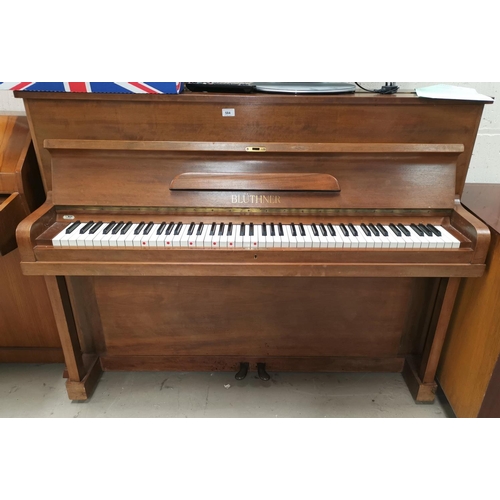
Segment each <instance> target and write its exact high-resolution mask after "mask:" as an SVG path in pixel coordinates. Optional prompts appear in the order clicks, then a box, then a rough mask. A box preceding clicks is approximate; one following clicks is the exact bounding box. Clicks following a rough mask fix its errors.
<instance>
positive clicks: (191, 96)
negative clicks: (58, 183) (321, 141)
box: [14, 90, 491, 106]
mask: <svg viewBox="0 0 500 500" xmlns="http://www.w3.org/2000/svg"><path fill="white" fill-rule="evenodd" d="M14 96H15V97H18V98H22V99H25V100H36V99H42V100H73V101H136V102H137V101H143V102H144V101H162V102H186V103H188V102H190V103H200V102H207V101H210V102H220V103H242V102H247V103H257V102H262V103H265V104H272V103H281V104H297V105H300V104H308V103H309V104H312V103H313V104H347V103H350V104H371V105H373V104H379V103H380V104H383V105H387V104H388V103H390V104H404V105H413V104H415V105H421V104H422V103H427V104H431V105H432V104H436V99H426V98H423V97H418V96H417V94H416V92H415V91H410V90H407V91H404V90H403V91H401V90H400V91H398V92H397V93H396V94H390V95H384V94H375V93H370V92H361V91H357V92H354V93H349V94H307V95H306V94H296V95H295V94H294V95H291V94H274V93H264V92H256V93H244V94H242V93H235V94H229V93H221V94H218V93H216V92H190V91H189V90H184V92H182V93H180V94H110V93H106V94H105V93H101V94H99V93H94V92H92V93H83V92H82V93H78V92H23V91H18V90H17V91H14ZM439 101H440V102H439V104H443V105H446V103H455V104H456V103H461V104H464V105H470V106H478V105H480V106H483V105H484V104H491V102H490V101H465V100H451V99H450V100H445V99H440V100H439Z"/></svg>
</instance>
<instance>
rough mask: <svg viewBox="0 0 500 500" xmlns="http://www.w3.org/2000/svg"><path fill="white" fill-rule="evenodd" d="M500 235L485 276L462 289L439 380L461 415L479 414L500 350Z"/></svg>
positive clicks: (456, 410)
mask: <svg viewBox="0 0 500 500" xmlns="http://www.w3.org/2000/svg"><path fill="white" fill-rule="evenodd" d="M499 256H500V236H499V235H498V233H492V244H491V248H490V252H489V255H488V260H487V263H486V267H487V272H486V273H485V275H484V276H483V277H482V278H478V279H468V280H465V281H464V282H463V284H462V286H461V288H460V290H459V293H458V297H457V302H456V307H455V311H454V313H453V316H452V319H451V322H450V327H449V335H448V338H447V342H446V344H445V347H444V351H443V357H442V361H441V366H440V369H439V372H438V379H439V382H440V384H441V386H442V387H443V390H444V392H445V394H446V396H447V397H448V399H449V400H450V403H451V405H452V407H453V410H454V411H455V413H456V415H457V416H460V417H475V416H477V415H478V413H479V410H480V408H481V404H482V402H483V398H484V396H485V393H486V389H487V387H488V383H489V381H490V378H491V376H492V373H493V369H494V367H495V363H496V362H497V358H498V355H499V353H500V321H499V312H498V311H499V304H500V258H499Z"/></svg>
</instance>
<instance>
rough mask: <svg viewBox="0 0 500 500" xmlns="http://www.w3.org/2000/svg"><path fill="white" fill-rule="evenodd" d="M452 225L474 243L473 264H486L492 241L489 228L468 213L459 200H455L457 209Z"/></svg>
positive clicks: (452, 216)
mask: <svg viewBox="0 0 500 500" xmlns="http://www.w3.org/2000/svg"><path fill="white" fill-rule="evenodd" d="M451 223H452V225H453V226H454V227H456V228H457V229H460V231H461V232H462V233H463V234H464V235H465V236H467V237H468V238H469V239H470V240H471V241H472V243H473V247H474V255H473V257H472V261H471V263H472V264H481V263H484V262H485V261H486V256H487V254H488V248H489V246H490V240H491V234H490V230H489V228H488V226H487V225H486V224H485V223H484V222H483V221H481V220H480V219H478V218H477V217H476V216H474V215H472V214H471V213H470V212H469V211H467V210H466V209H465V207H464V206H463V205H462V204H461V203H460V201H459V200H455V209H454V211H453V212H452V215H451Z"/></svg>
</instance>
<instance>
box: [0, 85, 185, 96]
mask: <svg viewBox="0 0 500 500" xmlns="http://www.w3.org/2000/svg"><path fill="white" fill-rule="evenodd" d="M0 90H25V91H31V92H84V93H111V94H179V93H181V92H182V90H183V85H182V82H0Z"/></svg>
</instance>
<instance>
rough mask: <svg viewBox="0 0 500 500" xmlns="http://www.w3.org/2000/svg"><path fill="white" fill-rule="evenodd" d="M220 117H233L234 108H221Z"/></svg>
mask: <svg viewBox="0 0 500 500" xmlns="http://www.w3.org/2000/svg"><path fill="white" fill-rule="evenodd" d="M222 116H234V108H222Z"/></svg>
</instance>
